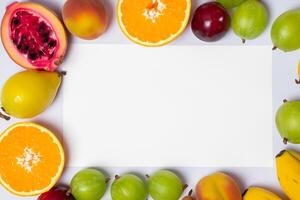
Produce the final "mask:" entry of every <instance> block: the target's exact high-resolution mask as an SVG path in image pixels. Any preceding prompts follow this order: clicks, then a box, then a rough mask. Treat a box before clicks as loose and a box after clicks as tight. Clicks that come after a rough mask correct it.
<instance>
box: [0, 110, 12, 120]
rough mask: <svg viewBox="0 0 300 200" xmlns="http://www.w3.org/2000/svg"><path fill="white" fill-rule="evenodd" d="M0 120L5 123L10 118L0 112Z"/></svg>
mask: <svg viewBox="0 0 300 200" xmlns="http://www.w3.org/2000/svg"><path fill="white" fill-rule="evenodd" d="M0 118H2V119H5V120H6V121H9V120H10V116H7V115H4V114H3V113H1V112H0Z"/></svg>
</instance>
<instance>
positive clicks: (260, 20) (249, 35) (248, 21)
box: [232, 0, 268, 40]
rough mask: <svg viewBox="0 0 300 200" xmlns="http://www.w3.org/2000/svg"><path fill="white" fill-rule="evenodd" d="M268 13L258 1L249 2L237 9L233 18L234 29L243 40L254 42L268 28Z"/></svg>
mask: <svg viewBox="0 0 300 200" xmlns="http://www.w3.org/2000/svg"><path fill="white" fill-rule="evenodd" d="M267 23H268V12H267V9H266V8H265V6H264V5H263V4H262V3H261V2H260V1H258V0H247V1H245V2H244V3H243V4H241V5H240V6H238V7H237V9H236V11H235V12H234V13H233V16H232V28H233V31H234V33H235V34H236V35H238V36H239V37H240V38H242V39H243V40H246V39H247V40H252V39H255V38H257V37H258V36H259V35H261V34H262V33H263V32H264V30H265V29H266V27H267Z"/></svg>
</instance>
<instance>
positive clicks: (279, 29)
mask: <svg viewBox="0 0 300 200" xmlns="http://www.w3.org/2000/svg"><path fill="white" fill-rule="evenodd" d="M271 37H272V41H273V44H274V46H275V47H277V48H279V49H281V50H283V51H286V52H287V51H294V50H296V49H299V48H300V9H296V10H290V11H287V12H285V13H283V14H282V15H280V16H279V17H278V18H277V19H276V20H275V22H274V23H273V25H272V29H271Z"/></svg>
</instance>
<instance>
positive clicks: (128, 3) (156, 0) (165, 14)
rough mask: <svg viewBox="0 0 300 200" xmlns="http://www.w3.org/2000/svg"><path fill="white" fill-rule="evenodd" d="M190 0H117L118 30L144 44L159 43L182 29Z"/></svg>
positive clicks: (168, 39)
mask: <svg viewBox="0 0 300 200" xmlns="http://www.w3.org/2000/svg"><path fill="white" fill-rule="evenodd" d="M190 12H191V0H119V1H118V5H117V15H118V16H117V17H118V22H119V26H120V28H121V30H122V32H123V33H124V34H125V35H126V36H127V37H128V38H129V39H130V40H132V41H133V42H136V43H138V44H141V45H144V46H161V45H165V44H167V43H169V42H171V41H173V40H174V39H176V38H177V37H178V36H179V35H180V34H181V33H182V32H183V31H184V29H185V27H186V25H187V23H188V21H189V17H190Z"/></svg>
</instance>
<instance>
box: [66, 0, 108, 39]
mask: <svg viewBox="0 0 300 200" xmlns="http://www.w3.org/2000/svg"><path fill="white" fill-rule="evenodd" d="M62 16H63V20H64V23H65V25H66V27H67V29H68V30H69V31H70V32H71V33H72V34H73V35H75V36H77V37H80V38H82V39H86V40H93V39H96V38H98V37H99V36H100V35H102V33H103V32H105V30H106V28H107V25H108V14H107V11H106V9H105V6H104V4H103V2H102V0H67V1H66V3H65V5H64V7H63V10H62Z"/></svg>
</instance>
